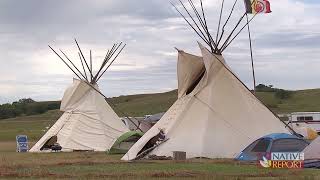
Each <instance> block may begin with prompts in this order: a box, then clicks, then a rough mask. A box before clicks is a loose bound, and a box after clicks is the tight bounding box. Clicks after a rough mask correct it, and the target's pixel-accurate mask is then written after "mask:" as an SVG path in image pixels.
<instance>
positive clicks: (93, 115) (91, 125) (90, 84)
mask: <svg viewBox="0 0 320 180" xmlns="http://www.w3.org/2000/svg"><path fill="white" fill-rule="evenodd" d="M75 42H76V44H77V47H78V49H79V59H80V62H81V65H82V69H83V71H82V72H81V71H80V70H79V69H81V68H79V67H77V66H76V64H75V62H72V61H71V60H70V59H69V58H68V56H67V55H66V54H65V53H64V52H63V51H62V50H60V52H61V53H62V54H63V56H64V57H65V58H62V56H61V55H60V54H58V53H57V52H56V51H55V50H54V49H53V48H52V47H51V46H49V47H50V49H51V50H52V51H53V52H54V53H55V54H56V55H57V56H58V57H59V58H60V59H61V61H62V62H63V63H64V64H65V65H66V66H67V67H68V68H69V69H70V70H71V71H72V72H73V73H74V74H75V75H76V76H77V77H78V79H79V80H78V79H74V80H73V84H72V85H71V86H70V87H69V88H68V89H67V90H66V91H65V93H64V96H63V98H62V101H61V106H60V110H61V111H64V114H63V115H62V116H61V117H60V119H58V120H57V122H56V123H55V124H54V125H53V126H52V127H51V128H50V129H49V130H48V131H47V133H46V134H45V135H44V136H43V137H42V138H41V139H40V140H39V141H38V142H37V143H36V144H35V145H34V146H33V147H32V148H31V150H30V152H41V151H43V150H46V149H47V150H49V151H50V150H51V149H53V148H52V147H54V146H53V145H54V143H58V144H59V145H60V146H61V147H62V151H78V150H79V151H106V150H110V148H111V147H112V145H113V144H114V143H115V142H116V140H117V139H118V138H119V137H120V136H122V135H123V134H125V133H126V132H129V129H128V128H127V127H126V126H125V124H124V123H123V122H122V121H121V119H120V118H119V117H118V115H117V114H116V113H115V112H114V111H113V110H112V108H111V107H110V106H109V104H108V103H107V102H106V96H105V95H103V94H102V93H101V91H100V90H99V87H98V85H97V82H98V81H99V79H100V78H101V77H102V75H103V74H104V73H105V72H106V71H107V70H108V68H109V67H110V66H111V65H112V63H113V62H114V61H115V60H116V58H117V57H118V56H119V54H120V53H121V52H122V50H123V49H124V47H125V46H126V44H124V45H122V42H121V43H120V44H114V45H113V46H112V48H111V49H110V50H108V52H107V54H106V56H105V58H104V59H103V61H102V64H101V66H100V68H99V70H98V71H97V72H96V73H94V71H93V68H92V67H93V64H92V54H91V50H90V61H87V60H86V58H85V57H84V55H83V53H82V50H81V49H80V46H79V44H78V42H77V40H75Z"/></svg>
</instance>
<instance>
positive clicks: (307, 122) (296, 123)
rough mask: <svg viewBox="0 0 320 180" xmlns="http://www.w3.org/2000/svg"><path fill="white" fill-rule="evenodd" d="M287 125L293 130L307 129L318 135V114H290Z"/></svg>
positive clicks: (319, 119) (319, 128) (319, 115)
mask: <svg viewBox="0 0 320 180" xmlns="http://www.w3.org/2000/svg"><path fill="white" fill-rule="evenodd" d="M288 123H289V125H290V126H291V127H292V128H293V129H299V128H300V127H308V128H311V129H313V130H315V131H316V132H317V133H318V134H320V112H295V113H291V114H290V116H289V122H288Z"/></svg>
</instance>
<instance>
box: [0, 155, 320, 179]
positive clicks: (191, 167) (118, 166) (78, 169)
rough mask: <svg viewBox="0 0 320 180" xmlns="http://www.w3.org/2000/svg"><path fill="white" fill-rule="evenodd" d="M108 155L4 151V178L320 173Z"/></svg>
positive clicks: (0, 167) (0, 163) (0, 161)
mask: <svg viewBox="0 0 320 180" xmlns="http://www.w3.org/2000/svg"><path fill="white" fill-rule="evenodd" d="M120 157H121V156H120V155H106V154H105V153H94V152H87V153H85V152H76V153H46V154H35V153H15V152H0V179H1V178H30V179H34V178H40V179H63V178H65V179H107V178H120V179H127V178H130V179H142V178H143V179H159V178H164V179H167V178H173V179H185V178H202V179H213V178H218V179H247V178H250V179H260V178H267V177H268V178H270V177H272V178H274V179H300V178H309V179H318V178H320V174H319V173H318V171H317V170H270V169H262V168H259V167H257V166H256V165H252V164H243V163H239V162H235V161H233V160H227V159H220V160H208V159H193V160H188V161H185V162H174V161H137V162H123V161H120V160H119V159H120Z"/></svg>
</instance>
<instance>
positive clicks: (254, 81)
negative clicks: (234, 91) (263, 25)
mask: <svg viewBox="0 0 320 180" xmlns="http://www.w3.org/2000/svg"><path fill="white" fill-rule="evenodd" d="M246 19H247V24H248V36H249V45H250V57H251V68H252V78H253V93H254V94H256V76H255V71H254V63H253V53H252V42H251V32H250V26H249V18H248V13H246Z"/></svg>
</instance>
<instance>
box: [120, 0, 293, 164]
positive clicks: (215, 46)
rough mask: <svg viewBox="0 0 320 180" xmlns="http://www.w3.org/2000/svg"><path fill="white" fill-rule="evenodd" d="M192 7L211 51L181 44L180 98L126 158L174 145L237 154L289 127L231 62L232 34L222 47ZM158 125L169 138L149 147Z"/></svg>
mask: <svg viewBox="0 0 320 180" xmlns="http://www.w3.org/2000/svg"><path fill="white" fill-rule="evenodd" d="M200 2H201V1H200ZM189 3H190V5H191V6H192V7H195V6H194V5H193V3H192V1H190V0H189ZM183 7H184V5H183ZM201 7H202V2H201ZM194 11H195V13H196V15H197V17H198V20H199V22H200V23H201V22H202V23H201V24H202V25H203V26H202V27H203V29H200V28H199V29H200V30H199V31H203V33H201V32H198V31H197V34H198V35H199V36H201V37H202V39H204V40H205V41H206V42H207V45H208V46H209V47H210V49H211V52H210V51H209V50H208V49H207V48H206V47H204V46H202V45H201V44H200V43H199V46H200V49H201V53H202V56H201V57H199V56H195V55H192V54H188V53H185V52H184V51H181V50H178V67H177V76H178V100H177V101H176V102H175V103H174V104H173V105H172V107H171V108H170V109H169V110H168V111H167V112H166V113H165V115H164V116H163V117H162V118H161V120H160V121H159V122H158V123H157V124H155V125H154V126H153V127H152V128H151V129H150V130H149V131H148V132H147V133H145V134H144V136H143V137H142V138H140V140H139V141H138V142H137V143H135V144H134V146H132V147H131V149H130V150H129V151H128V152H127V154H125V155H124V156H123V157H122V160H132V159H136V158H137V157H142V156H141V155H140V154H149V155H157V156H172V152H173V151H184V152H186V155H187V158H193V157H207V158H233V157H235V156H236V154H237V153H239V152H240V151H241V150H243V149H244V148H245V147H246V146H247V145H248V144H250V143H251V142H253V141H254V140H256V139H258V138H259V137H261V136H264V135H266V134H270V133H288V132H289V131H288V130H287V129H286V128H285V125H284V124H283V123H282V122H281V121H280V120H279V119H278V118H277V117H276V116H275V115H274V114H273V113H272V112H271V111H270V110H269V109H268V108H267V107H266V106H264V105H263V104H262V103H261V102H260V101H259V100H258V99H257V98H256V97H255V95H254V94H253V93H252V92H251V91H250V90H249V89H248V88H247V87H246V86H245V85H244V84H243V83H242V82H241V81H240V79H239V78H237V76H236V75H235V74H234V73H233V72H232V70H231V69H230V67H228V66H227V64H226V62H225V60H224V58H223V56H222V55H221V53H222V51H223V48H224V47H226V44H228V39H230V38H227V39H226V42H225V43H223V44H225V45H223V46H222V47H220V48H219V43H215V42H214V41H213V39H212V37H211V35H210V34H209V31H208V28H207V24H206V22H205V18H204V12H203V8H202V13H198V12H197V11H196V9H195V8H194ZM188 14H189V15H190V13H188ZM202 14H203V16H201V15H202ZM186 20H187V19H186ZM188 23H189V22H188ZM189 24H190V23H189ZM197 27H201V25H197ZM193 29H194V30H195V29H196V28H193ZM201 34H202V35H201ZM160 130H162V131H163V132H164V134H165V138H166V140H165V141H163V142H162V143H160V144H158V145H156V146H154V147H153V148H154V149H153V148H149V149H147V150H145V149H146V148H145V147H146V145H147V144H148V143H150V142H151V139H153V138H154V137H157V136H158V134H159V131H160ZM150 149H151V151H150V152H149V150H150Z"/></svg>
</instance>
